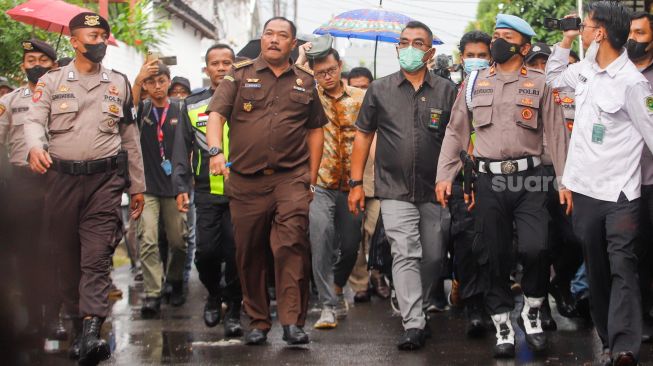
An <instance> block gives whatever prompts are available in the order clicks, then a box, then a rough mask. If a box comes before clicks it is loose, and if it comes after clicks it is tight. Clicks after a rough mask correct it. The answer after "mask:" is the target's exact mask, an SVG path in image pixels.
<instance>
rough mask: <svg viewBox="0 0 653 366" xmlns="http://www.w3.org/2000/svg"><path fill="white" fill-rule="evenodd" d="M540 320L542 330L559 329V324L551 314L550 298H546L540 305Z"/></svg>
mask: <svg viewBox="0 0 653 366" xmlns="http://www.w3.org/2000/svg"><path fill="white" fill-rule="evenodd" d="M540 321H541V322H542V330H549V331H553V330H557V329H558V324H556V321H555V320H554V319H553V316H551V306H549V300H548V299H547V298H544V302H543V303H542V307H540Z"/></svg>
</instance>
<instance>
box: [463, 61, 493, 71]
mask: <svg viewBox="0 0 653 366" xmlns="http://www.w3.org/2000/svg"><path fill="white" fill-rule="evenodd" d="M463 65H464V66H465V74H467V75H469V74H471V73H472V71H476V70H483V69H487V68H488V67H490V61H488V60H486V59H484V58H465V59H463Z"/></svg>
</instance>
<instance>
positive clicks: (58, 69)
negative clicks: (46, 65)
mask: <svg viewBox="0 0 653 366" xmlns="http://www.w3.org/2000/svg"><path fill="white" fill-rule="evenodd" d="M57 71H61V67H54V68H52V69H50V70H48V72H46V74H49V73H51V72H57Z"/></svg>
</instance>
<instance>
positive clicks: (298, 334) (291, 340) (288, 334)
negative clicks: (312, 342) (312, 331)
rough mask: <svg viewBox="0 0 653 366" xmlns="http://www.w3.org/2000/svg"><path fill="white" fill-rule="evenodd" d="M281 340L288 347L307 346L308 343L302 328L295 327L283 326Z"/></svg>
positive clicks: (306, 335)
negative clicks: (288, 345) (294, 345)
mask: <svg viewBox="0 0 653 366" xmlns="http://www.w3.org/2000/svg"><path fill="white" fill-rule="evenodd" d="M283 340H284V341H286V343H288V344H290V345H293V344H307V343H308V342H309V339H308V334H306V332H304V329H303V328H302V327H298V326H296V325H284V326H283Z"/></svg>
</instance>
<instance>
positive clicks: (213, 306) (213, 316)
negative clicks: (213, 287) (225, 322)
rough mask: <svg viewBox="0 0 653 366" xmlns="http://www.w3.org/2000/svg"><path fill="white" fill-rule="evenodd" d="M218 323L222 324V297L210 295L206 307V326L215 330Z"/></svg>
mask: <svg viewBox="0 0 653 366" xmlns="http://www.w3.org/2000/svg"><path fill="white" fill-rule="evenodd" d="M218 323H220V297H219V296H211V295H209V297H207V298H206V304H205V305H204V324H206V326H207V327H210V328H213V327H215V326H216V325H218Z"/></svg>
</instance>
